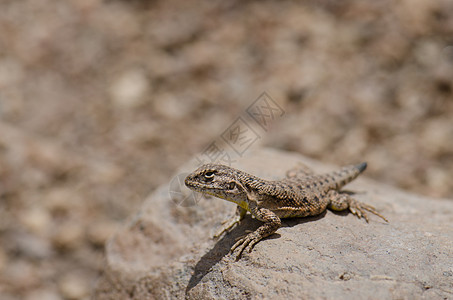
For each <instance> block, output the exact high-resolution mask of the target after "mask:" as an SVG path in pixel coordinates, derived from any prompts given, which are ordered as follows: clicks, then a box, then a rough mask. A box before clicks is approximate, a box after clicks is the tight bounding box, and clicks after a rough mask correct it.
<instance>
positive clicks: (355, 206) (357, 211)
mask: <svg viewBox="0 0 453 300" xmlns="http://www.w3.org/2000/svg"><path fill="white" fill-rule="evenodd" d="M349 210H350V211H351V213H352V214H354V215H356V216H357V217H358V218H359V219H360V218H362V217H363V218H364V219H365V221H366V222H367V223H368V216H367V214H366V212H365V211H369V212H370V213H372V214H375V215H376V216H378V217H380V218H382V219H383V220H384V221H385V222H387V223H388V222H389V221H388V220H387V219H386V218H385V217H384V216H383V215H381V214H380V213H378V212H377V211H376V209H375V208H374V207H373V206H371V205H368V204H365V203H362V202H359V201H355V200H354V201H352V202H351V203H349Z"/></svg>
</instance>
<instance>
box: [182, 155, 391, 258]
mask: <svg viewBox="0 0 453 300" xmlns="http://www.w3.org/2000/svg"><path fill="white" fill-rule="evenodd" d="M366 166H367V164H366V163H361V164H358V165H354V166H347V167H344V168H342V169H341V170H339V171H336V172H332V173H327V174H321V175H316V174H314V173H313V172H312V171H311V170H309V169H308V168H307V167H305V166H303V167H297V168H294V169H292V170H289V171H288V173H287V176H286V178H285V179H282V180H279V181H271V180H264V179H261V178H258V177H256V176H254V175H251V174H248V173H245V172H242V171H239V170H237V169H234V168H231V167H228V166H224V165H219V164H206V165H203V166H201V167H200V168H198V169H197V170H195V171H194V172H193V173H191V174H190V175H188V176H187V177H186V179H185V184H186V186H187V187H189V188H190V189H192V190H194V191H197V192H201V193H206V194H210V195H213V196H216V197H219V198H222V199H225V200H228V201H231V202H234V203H236V204H237V205H238V209H237V213H236V216H235V217H234V218H233V219H232V220H231V221H230V222H228V223H227V224H226V225H225V226H224V227H223V228H222V229H221V230H220V231H219V232H218V233H217V234H216V236H220V235H221V234H222V233H223V232H225V231H228V230H229V229H231V228H232V227H233V226H234V225H235V224H236V223H238V222H240V221H241V220H242V219H243V218H244V216H245V214H246V212H247V211H248V212H250V213H251V214H252V215H253V216H255V218H257V219H258V220H260V221H262V222H264V224H263V225H261V226H260V227H259V228H258V229H257V230H255V231H254V232H252V233H250V234H248V235H246V236H244V237H243V238H241V239H240V240H238V241H237V242H236V244H234V245H233V246H232V247H231V251H234V250H235V249H238V250H237V255H236V258H237V259H239V258H240V256H241V254H242V252H243V250H246V251H248V252H250V251H251V250H252V248H253V246H254V245H255V244H256V243H257V242H259V241H260V240H261V239H263V238H265V237H267V236H269V235H271V234H272V233H274V232H275V231H276V230H277V229H278V228H279V227H280V225H281V220H280V219H281V218H293V217H306V216H314V215H318V214H320V213H322V212H323V211H325V210H326V209H327V208H329V209H332V210H339V211H341V210H346V209H349V210H350V211H351V212H352V213H353V214H355V215H356V216H357V217H359V218H361V217H363V218H364V219H365V220H366V221H367V222H368V217H367V215H366V213H365V211H369V212H371V213H373V214H375V215H377V216H379V217H381V218H382V219H384V220H385V221H386V222H387V219H386V218H385V217H384V216H382V215H381V214H379V213H378V212H377V211H376V210H375V209H374V208H373V207H372V206H369V205H367V204H364V203H361V202H359V201H357V200H355V199H354V198H352V197H350V196H349V195H347V194H342V193H339V190H340V189H341V188H342V187H343V186H344V185H345V184H347V183H348V182H351V181H352V180H354V179H355V178H356V177H357V176H359V174H360V173H362V172H363V171H364V170H365V169H366Z"/></svg>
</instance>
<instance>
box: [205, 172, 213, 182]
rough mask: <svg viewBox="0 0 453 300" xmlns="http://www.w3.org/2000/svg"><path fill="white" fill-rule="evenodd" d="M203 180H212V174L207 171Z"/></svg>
mask: <svg viewBox="0 0 453 300" xmlns="http://www.w3.org/2000/svg"><path fill="white" fill-rule="evenodd" d="M204 178H205V179H207V180H212V179H213V178H214V172H212V171H209V172H206V173H205V174H204Z"/></svg>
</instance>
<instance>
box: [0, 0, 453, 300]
mask: <svg viewBox="0 0 453 300" xmlns="http://www.w3.org/2000/svg"><path fill="white" fill-rule="evenodd" d="M263 91H267V93H268V94H269V95H270V96H271V97H272V98H273V99H274V100H275V101H277V102H278V103H279V105H280V106H281V107H282V108H283V109H284V111H285V115H284V116H283V117H281V118H278V119H277V120H275V122H274V123H273V124H272V125H273V126H272V128H271V129H270V130H269V131H268V132H266V133H265V134H261V137H262V138H261V139H260V140H259V143H257V144H261V145H266V146H270V147H275V148H280V149H285V150H291V151H298V152H301V153H303V154H305V155H308V156H311V157H313V158H316V159H319V160H322V161H324V162H328V163H333V164H337V165H341V164H347V163H351V162H357V161H362V160H365V161H368V163H369V170H368V171H367V173H366V175H367V176H368V177H371V178H374V179H376V180H378V181H381V182H386V183H389V184H392V185H395V186H398V187H401V188H404V189H406V190H409V191H412V192H414V193H420V194H424V195H428V196H434V197H446V198H453V182H452V181H451V180H450V178H452V177H453V3H452V2H451V1H449V0H435V1H425V0H410V1H409V0H404V1H398V2H396V3H395V2H394V1H389V0H384V1H371V0H369V1H352V0H350V1H348V0H347V1H341V2H337V1H328V0H321V1H316V4H315V2H309V1H304V2H298V3H296V2H290V1H279V2H277V1H256V2H255V1H246V2H244V3H243V2H241V1H230V2H228V3H224V2H221V1H196V0H191V1H184V2H183V1H180V3H179V2H178V1H146V0H134V1H120V0H110V1H101V0H67V1H57V0H41V1H32V0H28V1H27V0H26V1H12V0H9V1H2V2H1V3H0V244H1V248H0V298H1V299H49V300H50V299H86V298H88V297H89V294H90V291H91V288H92V286H93V284H94V282H95V280H96V278H97V277H98V275H99V271H100V269H101V268H102V263H103V244H104V242H105V241H106V239H107V238H108V237H109V236H110V235H111V234H112V233H113V232H114V231H115V229H116V228H117V226H118V224H120V223H121V222H122V221H123V220H124V219H125V218H127V217H128V216H129V215H130V214H132V213H133V212H134V211H136V210H137V209H138V207H139V205H140V203H141V201H142V200H143V199H144V197H145V196H146V195H147V194H148V193H149V192H150V191H152V190H154V189H155V188H156V187H157V186H158V185H159V184H162V183H164V182H167V181H168V180H169V179H171V176H172V174H173V172H175V170H176V168H177V167H178V166H179V165H180V164H182V163H184V162H185V161H187V160H188V159H189V158H190V157H192V156H193V155H195V154H196V153H198V152H200V151H201V150H203V149H204V148H205V147H206V146H207V145H208V144H209V143H210V141H212V140H213V139H215V138H216V137H217V136H218V135H219V134H220V133H222V132H223V131H224V130H225V129H226V128H227V127H228V126H229V125H230V124H231V123H232V122H233V121H234V120H235V119H236V118H237V117H238V116H240V115H242V114H243V113H244V110H245V109H246V108H247V107H248V106H249V105H250V104H251V103H252V102H253V101H254V100H255V99H256V98H257V97H258V96H259V95H260V94H261V93H262V92H263Z"/></svg>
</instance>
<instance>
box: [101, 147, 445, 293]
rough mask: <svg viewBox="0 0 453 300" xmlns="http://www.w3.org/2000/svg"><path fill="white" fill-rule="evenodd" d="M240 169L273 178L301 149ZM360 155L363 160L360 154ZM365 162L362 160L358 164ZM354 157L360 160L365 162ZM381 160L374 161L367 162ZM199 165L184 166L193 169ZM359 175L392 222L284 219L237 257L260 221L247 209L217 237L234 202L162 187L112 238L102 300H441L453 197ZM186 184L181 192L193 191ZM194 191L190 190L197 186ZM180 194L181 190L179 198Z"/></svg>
mask: <svg viewBox="0 0 453 300" xmlns="http://www.w3.org/2000/svg"><path fill="white" fill-rule="evenodd" d="M249 154H250V155H249V156H248V157H244V159H240V160H239V163H238V164H235V165H234V167H237V168H239V169H242V170H245V171H248V172H250V173H253V174H256V175H258V176H262V177H264V178H268V179H271V178H276V177H283V176H284V174H285V170H287V169H289V168H290V167H292V166H294V165H296V163H297V162H303V163H305V164H307V165H308V166H310V167H312V168H313V169H314V170H316V171H317V172H324V171H328V170H332V169H334V168H329V167H326V166H324V165H321V164H320V163H317V162H314V161H311V160H309V159H307V158H304V157H302V156H300V155H296V154H291V153H284V152H280V151H276V150H269V149H265V150H259V151H255V152H252V151H249ZM359 160H360V158H358V161H359ZM358 161H356V162H358ZM356 162H351V163H356ZM368 163H369V164H372V163H373V162H372V161H369V162H368ZM195 167H196V164H195V163H193V162H192V163H190V164H188V165H186V166H185V167H183V168H182V169H181V173H184V172H189V171H191V170H193V169H194V168H195ZM364 177H366V173H365V176H363V175H362V176H361V177H359V178H358V179H357V180H355V181H353V182H352V183H350V184H349V185H348V186H347V190H350V191H355V192H356V194H355V195H354V197H355V198H357V199H358V200H360V201H363V202H366V203H369V204H371V205H373V206H375V207H376V208H377V209H378V210H379V211H380V212H381V213H382V214H383V215H384V216H386V217H387V218H388V219H389V221H390V223H388V224H387V223H385V222H383V221H382V220H381V219H379V218H378V217H376V216H370V223H368V224H367V223H366V222H365V221H364V220H359V219H357V218H356V217H355V216H353V215H352V214H350V213H333V212H331V211H327V212H326V213H325V214H322V215H320V216H317V217H310V218H296V219H285V220H284V221H283V225H282V227H281V228H280V229H279V230H278V231H277V233H276V234H274V235H272V236H270V237H269V238H266V239H264V240H262V241H261V242H259V243H258V244H257V245H256V246H255V247H254V249H253V251H252V252H251V253H250V254H248V253H245V254H244V255H243V258H242V259H240V260H239V261H237V262H235V261H234V260H233V258H232V257H231V256H230V255H229V249H230V247H231V246H232V245H233V243H234V241H235V239H236V238H238V237H239V236H242V235H243V234H244V232H245V231H246V230H254V229H255V228H257V227H258V226H259V225H260V222H259V221H257V220H255V219H252V218H250V216H248V217H246V218H245V220H244V221H243V222H242V223H241V224H240V225H239V226H238V227H236V228H234V229H233V230H232V231H231V232H230V233H228V234H226V235H225V236H223V237H221V238H220V239H218V240H214V239H211V236H212V234H213V233H214V232H215V230H216V229H217V228H219V226H220V223H221V221H223V220H225V219H227V218H228V217H229V216H230V215H231V214H232V213H233V212H234V210H235V207H234V205H233V204H232V203H228V202H226V201H223V200H220V199H217V198H204V197H200V198H195V199H194V200H196V201H194V203H196V204H195V205H192V206H190V205H177V204H178V203H190V202H187V201H184V202H182V201H180V200H179V199H177V197H178V196H177V194H175V193H172V197H173V198H171V197H170V193H169V191H168V185H167V186H163V187H161V188H159V189H158V190H157V191H155V192H154V193H153V194H152V195H151V196H150V197H149V198H148V199H147V200H146V201H145V203H144V205H143V207H142V209H141V210H140V212H139V213H138V214H137V215H136V216H135V217H133V218H132V219H131V220H130V221H129V222H128V223H127V224H126V225H125V226H124V227H123V228H122V229H121V230H120V231H119V232H117V233H116V235H115V236H114V237H112V238H111V239H110V241H109V243H108V244H107V249H106V256H107V258H106V266H105V271H104V274H103V276H102V277H101V278H100V280H99V282H98V283H97V287H96V289H95V297H96V299H173V298H178V299H182V298H188V299H213V298H221V299H239V298H252V299H256V298H264V299H271V298H280V299H282V298H292V297H293V298H307V299H312V298H316V299H319V298H327V299H333V298H335V299H351V298H353V299H370V298H373V299H394V298H404V299H410V298H412V299H413V298H416V299H432V298H437V299H442V298H449V297H451V295H452V293H453V266H452V264H451V262H452V261H451V259H452V257H453V225H452V224H453V203H452V202H451V201H450V200H442V199H430V198H426V197H420V196H417V195H413V194H409V193H406V192H403V191H400V190H398V189H396V188H393V187H390V186H386V185H383V184H379V183H376V182H373V181H371V180H368V179H366V178H364ZM185 191H186V190H185V189H181V195H180V197H184V195H185V194H184V193H185ZM189 195H190V194H189ZM175 197H176V198H175Z"/></svg>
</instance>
